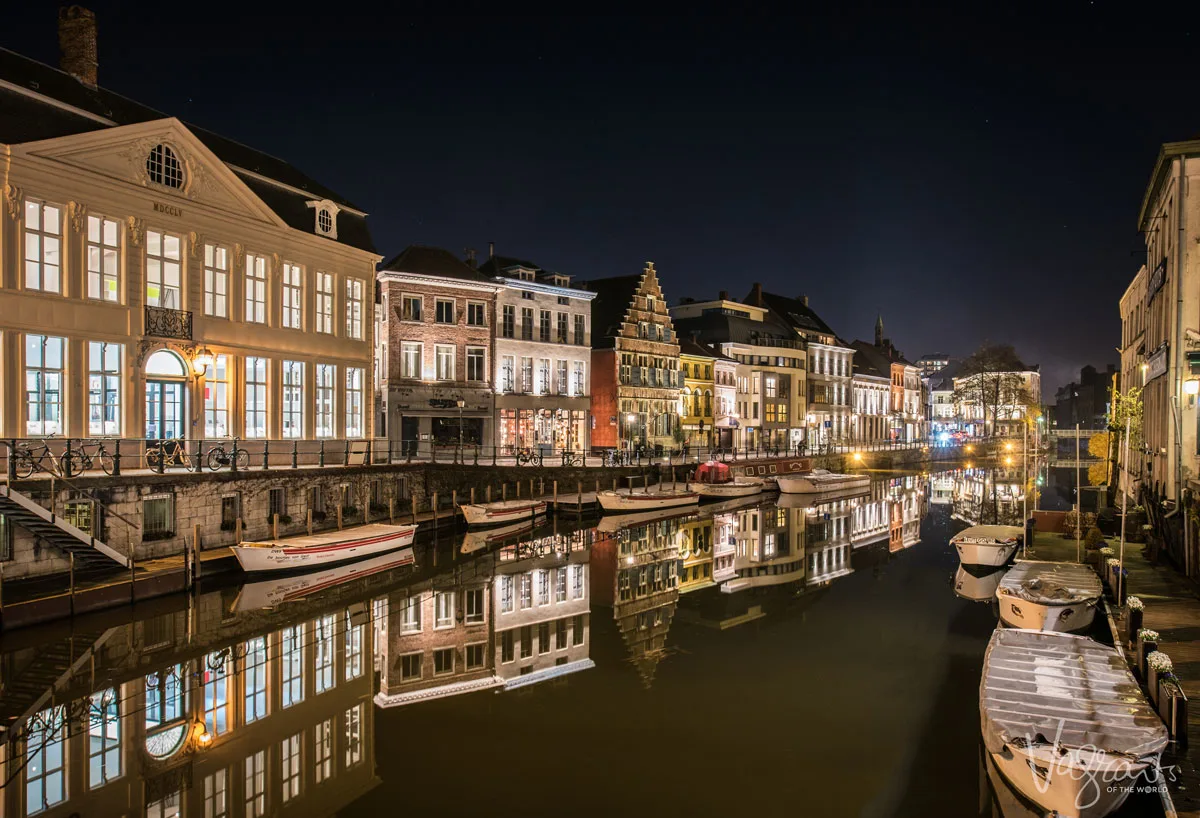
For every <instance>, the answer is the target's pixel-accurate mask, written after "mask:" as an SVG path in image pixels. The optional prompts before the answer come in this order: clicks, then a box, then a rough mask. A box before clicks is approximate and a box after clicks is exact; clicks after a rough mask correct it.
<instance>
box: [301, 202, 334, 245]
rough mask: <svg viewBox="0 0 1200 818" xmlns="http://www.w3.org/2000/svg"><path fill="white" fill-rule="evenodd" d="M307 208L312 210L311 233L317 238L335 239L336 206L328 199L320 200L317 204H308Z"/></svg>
mask: <svg viewBox="0 0 1200 818" xmlns="http://www.w3.org/2000/svg"><path fill="white" fill-rule="evenodd" d="M308 206H309V207H311V208H312V209H313V217H314V219H315V222H314V224H313V232H315V233H316V234H317V235H318V236H325V237H327V238H331V239H336V238H337V214H338V209H339V208H338V206H337V205H335V204H334V203H333V202H331V201H329V200H328V199H322V200H321V201H319V202H309V203H308Z"/></svg>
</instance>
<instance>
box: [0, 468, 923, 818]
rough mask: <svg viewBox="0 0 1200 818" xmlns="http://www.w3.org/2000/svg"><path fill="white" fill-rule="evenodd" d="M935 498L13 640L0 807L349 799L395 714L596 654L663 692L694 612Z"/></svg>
mask: <svg viewBox="0 0 1200 818" xmlns="http://www.w3.org/2000/svg"><path fill="white" fill-rule="evenodd" d="M926 502H927V501H926V497H925V489H924V481H923V480H921V479H920V478H918V477H915V476H909V477H905V478H898V479H894V480H891V481H880V482H878V483H876V485H875V486H874V487H873V488H872V491H871V493H870V495H869V496H865V497H861V498H856V499H854V500H840V501H835V502H833V503H826V504H822V505H821V506H817V507H808V508H804V507H796V508H775V507H774V506H768V507H762V508H758V507H754V508H740V509H737V508H732V509H728V510H713V509H711V508H710V509H708V510H702V511H701V512H698V513H693V514H686V515H682V516H676V517H674V518H668V519H662V520H657V521H653V522H644V523H640V524H637V525H633V526H625V527H621V528H614V529H612V530H605V529H603V528H585V529H580V530H576V531H571V532H569V533H559V532H558V531H555V530H538V531H535V532H529V533H527V534H525V535H520V536H517V537H515V538H514V539H513V540H510V541H509V543H508V544H505V545H503V546H502V547H501V548H499V549H494V550H487V551H478V552H473V554H474V556H472V554H464V553H463V552H462V549H461V547H460V544H459V543H458V542H452V543H450V544H449V547H448V548H447V547H446V544H445V543H443V544H440V545H433V544H431V545H426V546H420V547H418V548H417V549H415V553H414V558H413V559H412V560H410V561H408V562H407V564H400V565H398V566H397V567H393V568H391V569H389V570H386V571H380V572H376V573H372V574H367V575H359V576H358V578H356V579H353V580H351V581H348V582H345V583H344V584H342V585H337V584H334V585H332V586H331V587H329V588H327V589H325V590H324V591H323V592H322V593H321V594H319V595H315V596H312V597H310V598H307V599H306V598H304V594H303V593H300V594H296V595H295V596H294V598H293V600H292V602H291V603H290V604H289V605H286V606H281V607H268V608H257V607H256V601H258V600H259V598H260V591H259V589H257V588H256V586H254V585H249V586H246V587H245V588H243V589H237V588H231V589H225V590H221V589H217V590H214V591H207V592H202V593H198V594H196V595H189V596H186V597H176V598H174V599H175V606H174V607H171V605H164V606H160V607H159V609H158V610H155V611H151V612H149V613H148V614H145V615H141V616H139V618H137V619H136V620H134V621H132V622H129V623H123V624H118V625H116V626H114V627H111V628H108V629H100V628H98V629H95V630H94V631H92V630H86V629H85V630H83V631H80V630H76V631H73V632H72V634H71V636H70V639H69V640H68V639H67V638H66V637H63V640H62V641H61V642H58V641H55V640H53V639H51V640H49V641H48V642H47V641H45V640H43V641H40V642H39V641H37V640H33V639H31V640H29V641H28V642H27V643H25V644H16V643H15V642H14V643H12V644H10V645H9V646H8V647H9V650H8V652H7V653H6V656H5V662H6V665H5V679H6V695H5V696H4V697H3V700H2V701H0V728H2V742H0V767H2V768H3V772H4V776H5V780H6V781H7V782H8V783H9V784H10V786H6V787H5V788H3V789H2V790H0V798H2V802H0V808H2V810H3V814H5V815H10V814H11V815H33V814H39V815H46V816H51V818H56V817H57V816H66V815H70V814H73V813H76V812H78V811H79V808H80V806H82V805H84V804H85V803H86V805H87V806H88V807H90V808H91V809H92V811H95V812H96V813H97V814H128V815H133V814H138V815H142V814H144V815H151V816H168V815H180V814H182V815H192V814H194V815H200V814H205V815H224V814H233V815H237V814H245V815H269V814H277V813H278V812H279V810H280V809H282V808H285V807H286V808H291V809H299V810H300V811H301V812H302V813H304V814H334V813H336V812H339V811H340V810H342V809H344V808H345V807H346V806H348V805H349V804H350V803H352V802H354V801H355V800H356V799H358V798H361V797H363V796H364V795H366V794H367V793H369V792H370V791H371V790H372V789H373V788H375V787H376V786H377V785H378V784H379V781H380V778H379V775H380V766H381V765H384V764H385V762H382V761H381V760H380V759H377V757H376V747H377V743H376V729H377V728H376V723H377V719H379V718H382V717H384V716H382V715H381V714H383V713H384V712H385V710H386V709H388V708H405V709H406V710H407V709H408V708H410V707H413V706H419V705H420V704H421V703H423V702H428V701H431V700H435V699H441V698H446V697H450V696H458V695H462V694H466V693H471V692H476V691H480V690H494V691H496V692H506V691H513V690H517V689H520V688H523V687H526V686H528V685H532V684H538V683H544V682H548V681H552V680H556V679H561V678H562V677H564V676H567V675H569V674H574V673H578V672H581V671H586V670H589V669H591V668H594V667H595V666H596V665H597V664H605V665H607V666H609V667H608V669H607V670H606V673H610V674H611V673H614V672H618V673H624V672H626V671H621V670H616V669H614V668H613V667H612V666H613V665H618V664H621V665H624V664H627V665H629V666H631V667H632V669H633V672H634V673H635V674H636V677H637V679H638V682H639V683H640V684H642V685H643V686H645V687H650V686H651V685H652V684H653V682H654V679H655V674H656V672H657V669H658V666H659V664H660V663H661V662H662V661H663V660H664V658H666V657H667V655H668V652H669V647H670V644H671V643H669V641H668V640H669V639H670V638H672V637H671V626H672V624H673V622H674V621H675V619H676V618H677V617H678V618H680V619H681V620H686V621H688V622H691V623H697V624H702V625H705V626H708V627H714V628H721V629H725V628H729V627H734V626H737V625H740V624H744V623H747V622H751V621H754V620H757V619H760V618H762V617H764V616H771V615H774V614H776V613H778V612H780V611H783V610H786V609H787V608H788V607H789V606H790V605H791V604H792V601H793V600H794V599H795V597H796V596H797V595H798V594H804V593H806V592H810V591H815V590H818V589H820V588H822V587H824V586H825V585H827V584H828V583H829V582H831V581H832V580H834V579H837V578H838V577H842V576H845V575H847V574H849V573H851V572H852V571H853V570H855V569H856V568H858V569H861V568H864V567H869V566H871V565H875V564H878V562H879V561H880V560H886V558H887V555H889V554H891V553H895V552H897V551H900V550H903V549H905V548H907V547H908V546H910V545H912V544H913V543H915V542H916V541H917V539H918V533H917V529H918V527H919V525H920V519H921V516H922V514H923V512H924V510H925V507H926ZM469 536H470V535H468V537H469ZM464 544H465V543H464ZM751 590H753V592H749V591H751ZM674 641H676V642H677V641H678V637H674Z"/></svg>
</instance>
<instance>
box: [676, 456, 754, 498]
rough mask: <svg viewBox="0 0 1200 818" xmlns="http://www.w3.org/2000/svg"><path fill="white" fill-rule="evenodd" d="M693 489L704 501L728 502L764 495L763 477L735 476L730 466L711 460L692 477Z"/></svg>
mask: <svg viewBox="0 0 1200 818" xmlns="http://www.w3.org/2000/svg"><path fill="white" fill-rule="evenodd" d="M691 489H692V490H693V491H695V492H696V493H697V494H699V495H700V497H701V499H704V500H708V499H712V500H717V499H726V500H727V499H729V498H730V497H750V496H752V495H755V494H762V490H763V480H762V478H761V477H745V476H741V475H735V474H733V473H732V472H731V471H730V470H729V466H727V465H725V464H724V463H718V462H716V461H713V460H710V461H708V462H707V463H702V464H701V465H700V466H699V467H698V468H697V469H696V473H695V474H693V475H692V480H691Z"/></svg>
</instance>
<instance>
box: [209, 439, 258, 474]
mask: <svg viewBox="0 0 1200 818" xmlns="http://www.w3.org/2000/svg"><path fill="white" fill-rule="evenodd" d="M235 461H236V463H237V467H238V468H239V469H245V468H248V467H249V466H250V452H248V451H246V450H245V449H242V448H234V449H232V450H231V451H228V452H227V451H225V444H223V443H218V444H217V445H216V446H213V447H212V448H211V449H209V450H208V467H209V468H210V469H212V470H213V471H216V470H217V469H219V468H221V467H222V466H232V465H233V464H234V462H235Z"/></svg>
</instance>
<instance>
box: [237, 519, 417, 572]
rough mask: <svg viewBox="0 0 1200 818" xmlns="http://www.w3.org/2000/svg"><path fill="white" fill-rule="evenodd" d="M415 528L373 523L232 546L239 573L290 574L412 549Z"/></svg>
mask: <svg viewBox="0 0 1200 818" xmlns="http://www.w3.org/2000/svg"><path fill="white" fill-rule="evenodd" d="M416 533H417V527H416V526H415V525H386V524H383V523H372V524H370V525H360V526H355V527H354V528H346V529H342V530H341V531H325V532H322V533H320V534H313V535H312V536H311V537H310V536H301V537H285V538H283V539H279V540H265V541H263V542H244V543H241V544H240V545H235V546H233V555H234V556H235V557H237V560H238V562H239V563H241V565H242V570H243V571H247V572H256V571H293V570H296V569H301V568H317V567H320V566H324V565H332V564H334V563H338V562H347V561H349V560H359V559H363V558H364V557H371V556H374V555H376V554H383V553H385V552H387V551H395V550H396V549H397V548H403V547H404V546H406V545H412V541H413V536H414V535H415V534H416Z"/></svg>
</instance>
